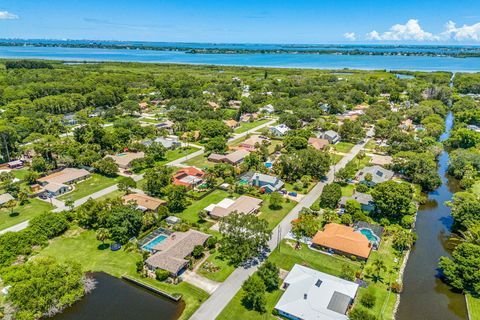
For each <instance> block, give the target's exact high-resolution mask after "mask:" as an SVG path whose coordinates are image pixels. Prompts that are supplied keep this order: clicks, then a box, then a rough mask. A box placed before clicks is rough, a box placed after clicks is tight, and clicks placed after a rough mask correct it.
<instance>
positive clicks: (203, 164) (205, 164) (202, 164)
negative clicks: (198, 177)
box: [184, 154, 215, 169]
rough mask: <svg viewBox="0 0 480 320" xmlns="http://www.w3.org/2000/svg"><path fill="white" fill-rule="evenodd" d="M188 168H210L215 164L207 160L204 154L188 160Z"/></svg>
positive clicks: (186, 162)
mask: <svg viewBox="0 0 480 320" xmlns="http://www.w3.org/2000/svg"><path fill="white" fill-rule="evenodd" d="M184 164H186V165H187V166H194V167H197V168H200V169H203V168H209V167H212V166H214V165H215V163H213V162H210V161H208V160H207V157H206V156H205V155H204V154H201V155H199V156H196V157H193V158H191V159H188V160H187V161H185V162H184Z"/></svg>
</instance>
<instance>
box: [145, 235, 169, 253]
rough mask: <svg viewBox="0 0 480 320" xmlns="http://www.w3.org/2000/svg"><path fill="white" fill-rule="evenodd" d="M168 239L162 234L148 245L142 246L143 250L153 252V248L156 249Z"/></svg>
mask: <svg viewBox="0 0 480 320" xmlns="http://www.w3.org/2000/svg"><path fill="white" fill-rule="evenodd" d="M167 238H168V236H166V235H164V234H161V235H159V236H157V237H156V238H154V239H153V240H152V241H150V242H148V243H147V244H144V245H143V246H142V249H143V250H148V251H150V252H152V251H153V247H155V246H156V245H157V244H159V243H160V242H162V241H163V240H165V239H167Z"/></svg>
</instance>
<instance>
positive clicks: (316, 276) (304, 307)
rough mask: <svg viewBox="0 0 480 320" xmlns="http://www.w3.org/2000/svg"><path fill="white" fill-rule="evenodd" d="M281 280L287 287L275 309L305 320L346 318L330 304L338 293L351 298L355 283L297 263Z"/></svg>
mask: <svg viewBox="0 0 480 320" xmlns="http://www.w3.org/2000/svg"><path fill="white" fill-rule="evenodd" d="M284 282H285V283H288V284H289V286H288V288H287V289H286V290H285V293H284V294H283V295H282V297H281V298H280V300H279V301H278V303H277V305H276V306H275V308H276V309H277V310H280V311H283V312H286V313H288V314H290V315H292V316H295V317H297V318H300V319H304V320H324V319H339V320H346V319H348V317H347V316H346V315H345V314H342V313H339V312H336V311H333V310H332V306H333V305H335V304H336V303H335V302H336V301H335V300H336V298H337V297H339V296H340V298H342V297H343V298H346V296H348V297H350V298H351V299H352V300H353V299H354V298H355V295H356V293H357V290H358V284H356V283H354V282H351V281H347V280H343V279H341V278H337V277H334V276H331V275H329V274H326V273H323V272H320V271H316V270H313V269H310V268H307V267H303V266H301V265H298V264H296V265H295V266H293V268H292V270H291V271H290V273H289V274H288V276H287V277H286V278H285V281H284ZM332 298H333V299H332ZM340 300H341V299H340ZM329 307H330V308H329Z"/></svg>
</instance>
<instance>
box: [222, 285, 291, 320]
mask: <svg viewBox="0 0 480 320" xmlns="http://www.w3.org/2000/svg"><path fill="white" fill-rule="evenodd" d="M282 294H283V291H282V290H275V291H273V292H267V294H266V298H267V299H266V300H267V304H266V309H267V312H265V313H263V314H262V313H259V312H257V311H254V310H248V309H247V308H245V307H244V306H243V304H242V297H243V290H241V289H240V290H239V291H238V292H237V294H236V295H235V296H234V297H233V299H232V300H230V302H229V303H228V304H227V306H226V307H225V309H223V310H222V312H221V313H220V315H219V316H218V317H217V320H244V319H249V320H252V319H253V320H256V319H258V320H267V319H272V320H273V319H279V317H275V316H273V315H272V314H271V312H272V310H273V308H274V307H275V305H276V304H277V302H278V300H280V297H281V296H282Z"/></svg>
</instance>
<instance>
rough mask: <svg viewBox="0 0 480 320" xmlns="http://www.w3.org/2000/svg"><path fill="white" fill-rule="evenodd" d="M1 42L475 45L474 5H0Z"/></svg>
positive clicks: (407, 1)
mask: <svg viewBox="0 0 480 320" xmlns="http://www.w3.org/2000/svg"><path fill="white" fill-rule="evenodd" d="M0 38H38V39H40V38H42V39H43V38H50V39H95V40H142V41H180V42H226V43H228V42H249V43H349V42H353V43H367V42H378V43H432V44H437V43H457V42H460V43H471V44H480V1H479V0H476V1H470V0H461V1H459V0H456V1H451V0H443V1H438V0H435V1H433V0H422V1H418V0H417V1H412V0H403V1H402V0H396V1H389V0H384V1H341V0H337V1H334V0H330V1H322V0H318V1H303V0H296V1H282V0H277V1H261V0H257V1H252V0H244V1H228V0H225V1H195V0H190V1H187V0H183V1H177V0H173V1H162V0H157V1H146V0H135V1H124V0H116V1H110V0H96V1H92V0H82V1H78V0H67V1H66V0H63V1H58V0H36V1H31V0H2V1H1V2H0Z"/></svg>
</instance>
